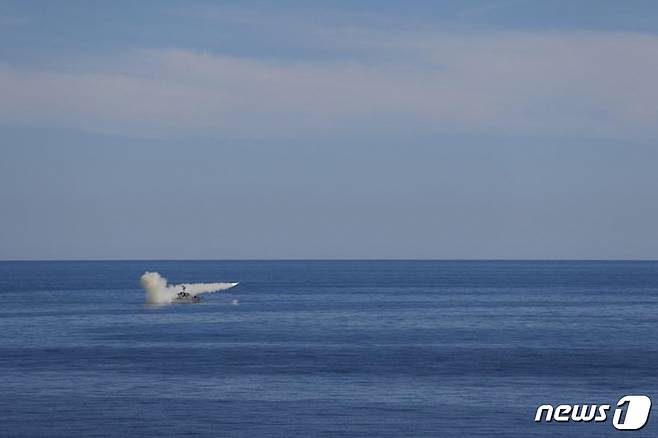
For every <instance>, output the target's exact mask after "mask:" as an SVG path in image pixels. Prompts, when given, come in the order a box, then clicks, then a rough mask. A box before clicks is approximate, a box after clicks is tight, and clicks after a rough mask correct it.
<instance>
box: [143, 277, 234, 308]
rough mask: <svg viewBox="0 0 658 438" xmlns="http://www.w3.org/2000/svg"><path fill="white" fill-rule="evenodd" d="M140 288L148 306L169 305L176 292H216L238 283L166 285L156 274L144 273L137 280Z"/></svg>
mask: <svg viewBox="0 0 658 438" xmlns="http://www.w3.org/2000/svg"><path fill="white" fill-rule="evenodd" d="M139 282H140V283H141V285H142V287H143V288H144V290H145V291H146V302H147V303H148V304H168V303H171V302H172V300H173V299H174V298H176V295H177V294H178V292H181V291H182V290H183V286H185V292H188V293H190V294H191V295H199V294H203V293H212V292H218V291H220V290H226V289H230V288H232V287H234V286H236V285H237V284H238V283H182V284H167V279H166V278H164V277H163V276H161V275H160V274H159V273H157V272H145V273H144V274H143V275H142V277H141V278H140V279H139Z"/></svg>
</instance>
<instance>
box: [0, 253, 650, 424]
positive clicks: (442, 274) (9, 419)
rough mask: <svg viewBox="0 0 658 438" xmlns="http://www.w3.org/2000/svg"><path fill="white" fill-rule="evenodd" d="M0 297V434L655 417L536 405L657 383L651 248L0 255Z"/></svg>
mask: <svg viewBox="0 0 658 438" xmlns="http://www.w3.org/2000/svg"><path fill="white" fill-rule="evenodd" d="M145 271H157V272H160V273H161V274H162V275H163V276H165V277H167V279H168V280H169V281H170V282H171V283H183V282H215V281H219V282H224V281H239V282H240V284H239V285H238V286H237V287H235V288H233V289H230V290H229V291H226V292H220V293H216V294H212V295H206V296H204V297H203V298H204V300H203V302H201V303H199V304H188V305H168V306H160V307H154V306H147V305H145V304H144V291H143V290H142V289H141V288H140V286H139V277H140V275H141V274H142V273H144V272H145ZM236 300H237V301H236ZM0 302H1V303H2V305H1V307H0V333H1V334H2V335H1V336H0V436H12V437H13V436H15V437H87V436H97V437H105V436H108V437H128V436H135V437H162V436H198V437H260V436H263V437H292V436H305V437H316V436H318V437H322V436H326V437H363V436H368V437H415V436H422V437H429V436H432V437H453V436H459V437H473V436H481V437H510V436H520V437H539V436H567V437H601V436H618V435H619V434H622V435H624V436H629V437H631V436H632V437H646V436H658V413H656V412H653V415H652V416H650V418H649V422H648V424H647V425H646V427H644V428H643V429H641V430H639V431H636V432H631V433H629V434H624V433H622V432H619V431H617V430H615V429H614V428H613V426H612V420H611V418H609V419H608V420H607V421H605V422H601V423H594V422H590V423H582V422H581V423H574V422H567V423H556V422H554V421H553V422H550V423H546V422H540V423H536V422H535V421H534V416H535V411H536V409H537V407H538V406H540V405H543V404H552V405H557V404H570V405H573V404H611V405H612V406H613V407H612V410H614V408H615V406H616V402H617V400H619V398H621V397H622V396H624V395H629V394H633V395H634V394H644V395H648V396H649V397H651V398H652V400H653V401H654V403H657V402H658V262H634V261H628V262H624V261H620V262H609V261H93V262H92V261H90V262H84V261H80V262H77V261H76V262H0ZM654 411H656V409H654ZM610 417H611V415H610ZM652 417H653V418H652Z"/></svg>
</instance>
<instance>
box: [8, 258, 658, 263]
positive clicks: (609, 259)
mask: <svg viewBox="0 0 658 438" xmlns="http://www.w3.org/2000/svg"><path fill="white" fill-rule="evenodd" d="M350 261H352V262H360V261H361V262H385V261H391V262H395V261H399V262H405V261H409V262H413V261H419V262H657V261H658V259H651V258H634V259H623V258H601V259H597V258H591V259H590V258H519V259H517V258H454V259H453V258H413V257H412V258H393V257H390V258H217V259H212V258H199V259H193V258H189V259H173V258H172V259H169V258H163V259H159V258H154V259H150V258H135V259H114V258H107V259H104V258H88V259H84V258H73V259H0V263H16V262H18V263H20V262H350Z"/></svg>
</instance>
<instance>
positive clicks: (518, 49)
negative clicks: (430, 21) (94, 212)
mask: <svg viewBox="0 0 658 438" xmlns="http://www.w3.org/2000/svg"><path fill="white" fill-rule="evenodd" d="M334 44H336V45H337V46H339V47H340V46H342V45H344V46H348V45H350V44H351V45H352V46H353V47H358V48H360V50H362V51H363V52H364V53H371V54H373V56H364V57H361V58H358V57H357V58H356V59H350V60H346V59H333V60H327V61H323V62H318V61H312V60H303V59H299V60H279V61H273V60H263V59H256V58H240V57H230V56H224V55H220V54H211V53H202V52H197V51H194V50H182V49H171V50H146V51H144V50H140V51H134V50H131V51H127V53H124V54H123V55H122V56H120V57H114V58H112V59H109V60H108V59H103V60H98V59H96V60H87V62H86V63H85V65H86V66H87V67H85V68H84V69H82V68H76V69H73V70H72V69H68V70H64V69H59V70H56V69H51V70H43V69H37V68H30V67H21V66H16V65H8V64H0V122H2V123H10V124H22V125H27V126H56V127H65V128H74V129H83V130H88V131H94V132H105V133H113V134H122V135H135V136H148V137H162V136H172V135H173V136H178V135H191V134H198V135H204V136H238V137H240V136H242V137H260V136H283V137H286V136H300V135H301V136H305V135H318V134H326V133H332V132H337V131H342V132H345V131H347V132H353V131H354V132H380V131H382V130H396V129H401V130H407V129H414V130H415V129H424V130H427V131H428V132H438V131H441V130H457V131H467V132H472V131H475V132H481V133H503V132H504V133H512V134H515V133H517V134H546V133H569V134H573V135H587V136H591V135H596V136H612V137H626V136H632V137H637V136H641V137H643V136H655V135H656V133H658V132H657V131H658V106H657V105H656V104H655V102H656V101H658V87H656V86H655V78H656V77H658V37H655V36H652V35H642V34H632V33H618V32H587V33H582V32H489V33H479V34H477V35H463V34H458V33H452V34H446V33H444V34H441V33H405V32H398V33H396V34H393V35H391V34H387V33H383V32H367V31H355V32H354V33H348V34H343V36H342V38H335V39H334ZM94 64H96V65H94Z"/></svg>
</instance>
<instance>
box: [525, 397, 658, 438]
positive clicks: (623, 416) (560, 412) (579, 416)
mask: <svg viewBox="0 0 658 438" xmlns="http://www.w3.org/2000/svg"><path fill="white" fill-rule="evenodd" d="M609 411H610V405H585V404H583V405H558V406H556V407H553V406H552V405H541V406H539V407H538V408H537V413H536V414H535V422H537V423H540V422H541V421H542V419H543V420H544V421H545V422H547V423H549V422H551V421H557V422H567V421H573V422H584V423H589V422H591V421H594V422H596V423H601V422H604V421H606V420H607V419H608V412H609ZM650 411H651V399H650V398H649V397H647V396H646V395H627V396H624V397H622V398H620V399H619V401H618V402H617V406H616V408H615V411H614V415H613V417H612V425H613V426H614V427H615V429H618V430H638V429H641V428H643V427H644V425H645V424H647V420H649V412H650Z"/></svg>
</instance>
